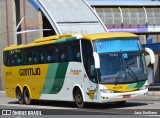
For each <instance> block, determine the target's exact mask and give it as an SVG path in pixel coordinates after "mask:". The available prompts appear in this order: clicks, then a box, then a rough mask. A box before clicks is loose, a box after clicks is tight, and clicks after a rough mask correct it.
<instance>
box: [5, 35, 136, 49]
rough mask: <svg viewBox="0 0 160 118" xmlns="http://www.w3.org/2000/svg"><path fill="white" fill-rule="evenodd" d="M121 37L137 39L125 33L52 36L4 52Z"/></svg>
mask: <svg viewBox="0 0 160 118" xmlns="http://www.w3.org/2000/svg"><path fill="white" fill-rule="evenodd" d="M122 37H124V38H125V37H138V36H137V35H135V34H132V33H125V32H109V33H108V32H106V33H94V34H60V35H54V36H49V37H44V38H38V39H36V40H35V41H34V42H33V43H29V44H22V45H10V46H9V47H6V48H5V49H4V51H5V50H12V49H19V48H26V47H34V46H39V45H46V44H51V43H59V42H66V41H71V40H77V39H81V38H83V39H85V40H90V41H93V40H98V39H111V38H122Z"/></svg>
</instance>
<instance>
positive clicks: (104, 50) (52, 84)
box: [3, 32, 153, 107]
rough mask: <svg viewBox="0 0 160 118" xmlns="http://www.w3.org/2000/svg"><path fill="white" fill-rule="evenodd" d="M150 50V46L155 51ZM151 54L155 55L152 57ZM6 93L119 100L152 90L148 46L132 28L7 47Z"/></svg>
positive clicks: (24, 99) (23, 97)
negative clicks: (121, 31)
mask: <svg viewBox="0 0 160 118" xmlns="http://www.w3.org/2000/svg"><path fill="white" fill-rule="evenodd" d="M151 52H152V51H151ZM152 59H153V56H152ZM3 60H4V66H3V71H4V84H5V92H6V96H8V97H12V98H17V99H18V101H19V103H20V104H23V103H25V104H27V105H29V104H31V103H32V101H33V100H58V101H74V102H75V103H76V105H77V107H84V105H85V103H106V102H115V103H116V104H119V105H123V104H124V103H125V102H126V100H128V99H132V98H135V97H139V96H146V95H147V93H148V82H147V71H146V64H145V58H144V50H143V49H142V48H141V45H140V42H139V39H138V36H137V35H135V34H131V33H118V32H115V33H95V34H64V35H55V36H50V37H45V38H40V39H36V40H35V41H34V42H33V43H30V44H24V45H12V46H9V47H6V48H5V49H4V51H3Z"/></svg>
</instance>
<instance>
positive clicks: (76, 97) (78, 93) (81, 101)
mask: <svg viewBox="0 0 160 118" xmlns="http://www.w3.org/2000/svg"><path fill="white" fill-rule="evenodd" d="M75 99H76V103H77V105H78V106H79V105H82V104H83V98H82V95H81V93H80V92H79V91H78V92H77V94H76V96H75Z"/></svg>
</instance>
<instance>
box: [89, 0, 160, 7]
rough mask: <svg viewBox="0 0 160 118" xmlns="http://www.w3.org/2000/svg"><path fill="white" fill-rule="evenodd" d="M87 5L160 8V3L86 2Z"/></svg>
mask: <svg viewBox="0 0 160 118" xmlns="http://www.w3.org/2000/svg"><path fill="white" fill-rule="evenodd" d="M88 3H89V4H90V5H91V6H92V7H98V6H112V7H113V6H124V7H131V6H133V7H138V6H146V7H147V6H148V7H150V6H152V7H153V6H155V7H156V6H160V2H158V1H146V2H144V1H143V2H141V1H134V2H133V1H88Z"/></svg>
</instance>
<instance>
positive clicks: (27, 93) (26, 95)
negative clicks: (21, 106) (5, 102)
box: [24, 90, 29, 102]
mask: <svg viewBox="0 0 160 118" xmlns="http://www.w3.org/2000/svg"><path fill="white" fill-rule="evenodd" d="M24 95H25V97H24V99H25V102H28V100H29V92H28V90H25V92H24Z"/></svg>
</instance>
